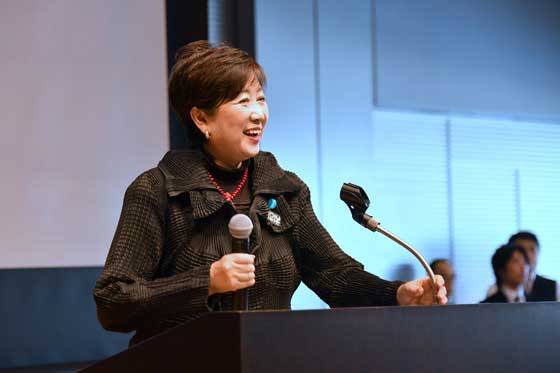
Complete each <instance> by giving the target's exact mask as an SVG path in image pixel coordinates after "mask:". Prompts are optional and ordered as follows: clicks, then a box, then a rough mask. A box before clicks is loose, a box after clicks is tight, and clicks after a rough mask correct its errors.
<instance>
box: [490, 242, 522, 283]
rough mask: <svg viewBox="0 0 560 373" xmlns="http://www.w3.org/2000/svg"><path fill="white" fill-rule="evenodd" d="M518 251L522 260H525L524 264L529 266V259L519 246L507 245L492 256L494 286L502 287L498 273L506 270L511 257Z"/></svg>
mask: <svg viewBox="0 0 560 373" xmlns="http://www.w3.org/2000/svg"><path fill="white" fill-rule="evenodd" d="M516 251H519V252H520V253H521V255H523V258H524V259H525V263H527V264H529V257H528V256H527V254H526V253H525V250H523V248H522V247H521V246H518V245H513V244H507V245H502V246H500V247H498V249H497V250H496V252H495V253H494V255H492V269H493V270H494V276H495V277H496V285H498V287H500V286H501V285H502V279H501V277H500V275H499V272H501V271H503V270H504V269H505V268H506V265H507V262H509V260H510V259H511V257H512V256H513V253H515V252H516Z"/></svg>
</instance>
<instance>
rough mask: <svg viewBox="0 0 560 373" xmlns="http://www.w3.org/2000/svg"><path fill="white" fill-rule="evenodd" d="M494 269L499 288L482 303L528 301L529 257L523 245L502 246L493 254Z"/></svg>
mask: <svg viewBox="0 0 560 373" xmlns="http://www.w3.org/2000/svg"><path fill="white" fill-rule="evenodd" d="M492 269H493V270H494V276H495V277H496V284H497V287H498V290H497V291H496V292H495V293H494V294H492V295H491V296H489V297H486V299H484V300H483V301H482V302H481V303H521V302H526V301H527V299H526V297H525V288H524V285H525V282H526V281H527V277H528V275H529V258H528V257H527V254H526V253H525V251H524V250H523V248H522V247H521V246H518V245H512V244H507V245H503V246H500V247H499V248H498V249H497V250H496V252H495V253H494V255H493V256H492Z"/></svg>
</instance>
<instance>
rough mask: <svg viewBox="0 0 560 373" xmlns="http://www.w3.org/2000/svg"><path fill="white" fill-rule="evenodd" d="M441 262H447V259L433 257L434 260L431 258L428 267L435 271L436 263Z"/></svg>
mask: <svg viewBox="0 0 560 373" xmlns="http://www.w3.org/2000/svg"><path fill="white" fill-rule="evenodd" d="M441 263H449V260H447V259H443V258H437V259H434V260H432V262H431V263H430V268H431V269H432V271H434V272H435V271H436V267H437V265H438V264H441Z"/></svg>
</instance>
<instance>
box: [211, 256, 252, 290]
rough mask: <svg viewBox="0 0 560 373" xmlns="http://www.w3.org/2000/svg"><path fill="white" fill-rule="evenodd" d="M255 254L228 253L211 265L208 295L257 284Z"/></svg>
mask: <svg viewBox="0 0 560 373" xmlns="http://www.w3.org/2000/svg"><path fill="white" fill-rule="evenodd" d="M254 260H255V256H254V255H251V254H227V255H224V256H223V257H222V258H221V259H220V260H218V261H216V262H214V263H212V264H211V265H210V286H209V287H208V295H212V294H215V293H227V292H228V291H236V290H239V289H244V288H247V287H249V286H253V285H254V284H255V265H254Z"/></svg>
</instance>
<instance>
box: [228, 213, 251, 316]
mask: <svg viewBox="0 0 560 373" xmlns="http://www.w3.org/2000/svg"><path fill="white" fill-rule="evenodd" d="M228 229H229V233H230V234H231V252H232V253H243V254H248V253H249V236H250V235H251V232H252V231H253V222H252V221H251V219H249V217H248V216H247V215H243V214H236V215H234V216H233V217H232V218H231V219H230V221H229V224H228ZM248 309H249V298H248V293H247V289H241V290H237V291H236V292H234V293H233V310H234V311H247V310H248Z"/></svg>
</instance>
